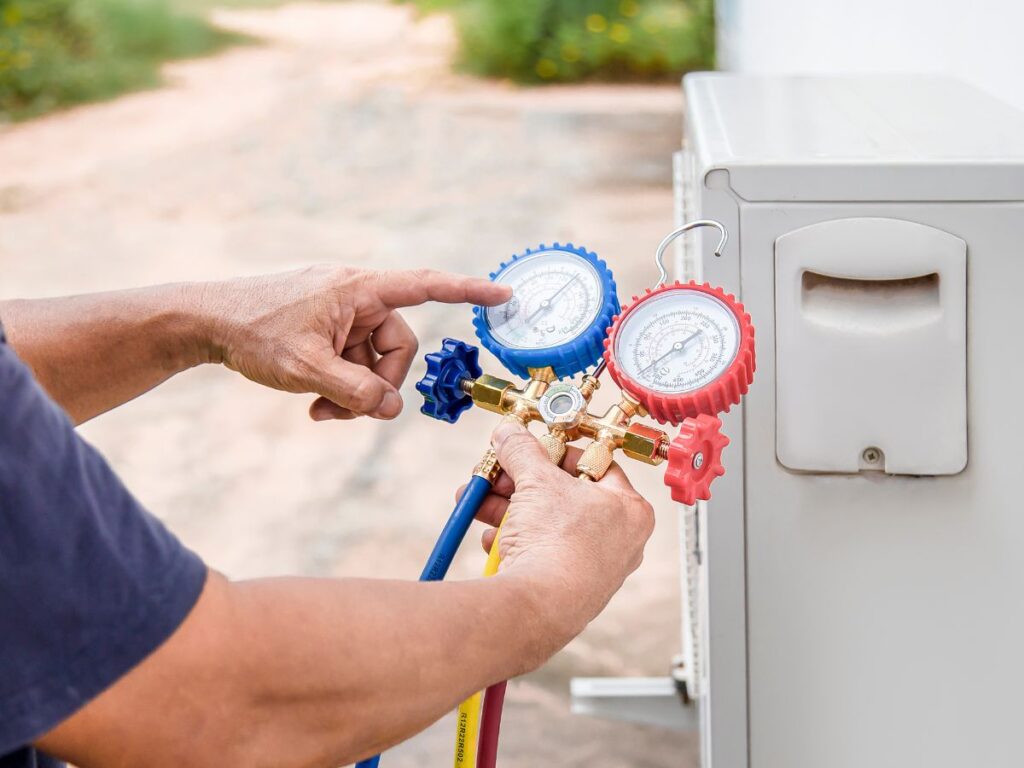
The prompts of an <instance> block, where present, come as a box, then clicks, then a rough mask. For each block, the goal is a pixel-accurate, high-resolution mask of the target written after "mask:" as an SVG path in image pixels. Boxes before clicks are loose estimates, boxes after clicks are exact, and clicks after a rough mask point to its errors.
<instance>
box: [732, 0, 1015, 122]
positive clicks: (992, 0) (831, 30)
mask: <svg viewBox="0 0 1024 768" xmlns="http://www.w3.org/2000/svg"><path fill="white" fill-rule="evenodd" d="M717 14H718V63H719V67H720V68H721V69H724V70H732V71H738V72H753V73H853V72H929V73H932V72H937V73H943V74H950V75H955V76H957V77H959V78H961V79H962V80H966V81H967V82H970V83H972V84H974V85H976V86H979V87H981V88H984V89H985V90H987V91H989V92H990V93H992V94H994V95H996V96H999V97H1000V98H1002V99H1003V100H1004V101H1007V102H1009V103H1011V104H1014V105H1016V106H1017V107H1020V108H1021V109H1024V0H958V1H952V0H717Z"/></svg>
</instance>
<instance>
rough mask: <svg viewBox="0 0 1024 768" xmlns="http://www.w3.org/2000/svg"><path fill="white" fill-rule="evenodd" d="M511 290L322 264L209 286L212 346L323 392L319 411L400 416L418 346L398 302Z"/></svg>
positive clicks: (253, 371) (230, 358) (457, 299)
mask: <svg viewBox="0 0 1024 768" xmlns="http://www.w3.org/2000/svg"><path fill="white" fill-rule="evenodd" d="M510 295H511V291H510V289H509V288H508V287H507V286H501V285H496V284H495V283H492V282H491V281H489V280H486V279H483V278H474V277H466V276H464V275H454V274H448V273H444V272H436V271H434V270H410V271H394V272H376V271H372V272H371V271H364V270H356V269H349V268H346V267H336V266H320V267H311V268H309V269H304V270H301V271H298V272H291V273H286V274H282V275H271V276H267V277H255V278H244V279H239V280H232V281H229V282H225V283H210V284H207V285H205V286H203V289H202V297H201V299H200V301H201V304H202V306H203V311H204V314H205V316H206V317H208V319H209V320H208V322H209V341H210V355H211V359H212V360H213V361H215V362H216V361H220V362H223V363H224V364H225V365H226V366H228V367H229V368H232V369H234V370H236V371H238V372H239V373H241V374H242V375H244V376H246V377H247V378H249V379H252V380H253V381H255V382H258V383H259V384H264V385H266V386H268V387H273V388H274V389H281V390H284V391H286V392H296V393H304V392H311V393H314V394H317V395H319V397H318V398H317V399H316V400H315V401H314V402H313V404H312V406H311V407H310V410H309V412H310V416H312V417H313V418H314V419H316V420H318V421H320V420H325V419H351V418H354V417H355V416H360V415H364V414H365V415H368V416H373V417H375V418H379V419H391V418H394V417H395V416H397V415H398V414H399V413H400V412H401V410H402V398H401V396H400V395H399V393H398V388H399V387H400V386H401V385H402V382H403V381H404V380H405V376H406V374H408V372H409V366H410V365H411V364H412V360H413V357H414V356H415V354H416V349H417V341H416V336H415V335H414V334H413V332H412V330H410V328H409V326H408V325H407V324H406V322H405V320H403V319H402V316H401V315H400V314H398V312H396V311H395V310H396V309H397V308H398V307H411V306H414V305H416V304H423V303H424V302H427V301H440V302H444V303H449V304H460V303H470V304H483V305H494V304H500V303H501V302H503V301H507V300H508V299H509V297H510Z"/></svg>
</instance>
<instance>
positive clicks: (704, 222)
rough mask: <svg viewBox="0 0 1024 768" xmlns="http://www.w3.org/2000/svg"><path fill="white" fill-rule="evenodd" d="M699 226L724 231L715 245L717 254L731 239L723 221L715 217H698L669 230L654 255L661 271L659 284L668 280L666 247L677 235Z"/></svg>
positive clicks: (719, 254) (719, 253) (720, 253)
mask: <svg viewBox="0 0 1024 768" xmlns="http://www.w3.org/2000/svg"><path fill="white" fill-rule="evenodd" d="M697 227H714V228H715V229H717V230H718V231H719V232H721V233H722V237H721V239H719V241H718V245H716V246H715V256H721V255H722V249H723V248H725V244H726V243H727V242H728V241H729V233H728V232H726V231H725V227H724V226H723V225H722V224H721V222H717V221H714V220H713V219H698V220H696V221H691V222H688V223H686V224H683V226H681V227H679V229H677V230H675V231H673V232H669V233H668V235H666V236H665V239H664V240H662V241H661V245H659V246H658V252H657V253H656V254H655V255H654V261H655V262H656V263H657V265H658V269H659V270H660V272H661V274H660V276H659V277H658V285H661V284H662V283H664V282H665V281H666V280H668V272H667V271H666V269H665V261H664V257H665V249H666V248H668V246H669V244H670V243H671V242H672V241H673V240H675V239H676V238H677V237H679V236H680V235H684V234H686V233H687V232H689V231H690V230H691V229H697Z"/></svg>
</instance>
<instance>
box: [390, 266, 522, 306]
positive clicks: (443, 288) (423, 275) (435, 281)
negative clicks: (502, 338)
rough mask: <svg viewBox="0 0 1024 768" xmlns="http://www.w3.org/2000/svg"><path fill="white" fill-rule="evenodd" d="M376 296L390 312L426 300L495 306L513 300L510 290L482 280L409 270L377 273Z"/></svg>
mask: <svg viewBox="0 0 1024 768" xmlns="http://www.w3.org/2000/svg"><path fill="white" fill-rule="evenodd" d="M377 296H378V297H379V298H380V300H381V301H382V302H383V303H384V304H386V305H387V306H388V307H390V308H392V309H394V308H397V307H412V306H416V305H417V304H423V303H425V302H428V301H439V302H442V303H444V304H480V305H483V306H494V305H496V304H501V303H503V302H505V301H508V300H509V299H510V298H511V297H512V289H511V288H510V287H509V286H507V285H499V284H497V283H492V282H491V281H490V280H488V279H487V278H485V277H470V276H469V275H459V274H455V273H453V272H440V271H438V270H436V269H408V270H396V271H394V272H382V273H380V276H379V278H378V284H377Z"/></svg>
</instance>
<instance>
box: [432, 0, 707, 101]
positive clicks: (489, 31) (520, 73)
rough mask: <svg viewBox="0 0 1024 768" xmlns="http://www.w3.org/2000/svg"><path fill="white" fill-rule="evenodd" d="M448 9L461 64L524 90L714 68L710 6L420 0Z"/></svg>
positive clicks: (695, 2)
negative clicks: (453, 18) (532, 86)
mask: <svg viewBox="0 0 1024 768" xmlns="http://www.w3.org/2000/svg"><path fill="white" fill-rule="evenodd" d="M415 2H416V3H417V5H419V6H420V7H421V8H423V9H424V10H434V9H436V8H439V7H450V8H452V9H453V10H454V12H455V14H456V18H457V21H458V30H459V40H460V64H461V66H462V67H463V68H464V69H465V70H467V71H469V72H473V73H476V74H481V75H489V76H497V77H508V78H511V79H513V80H517V81H519V82H526V83H536V82H555V81H561V82H564V81H573V80H586V79H601V80H650V79H662V78H668V77H676V76H678V75H680V74H682V73H683V72H686V71H689V70H693V69H711V68H713V67H714V55H715V54H714V50H715V49H714V39H715V32H714V6H713V0H515V2H509V0H415Z"/></svg>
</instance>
